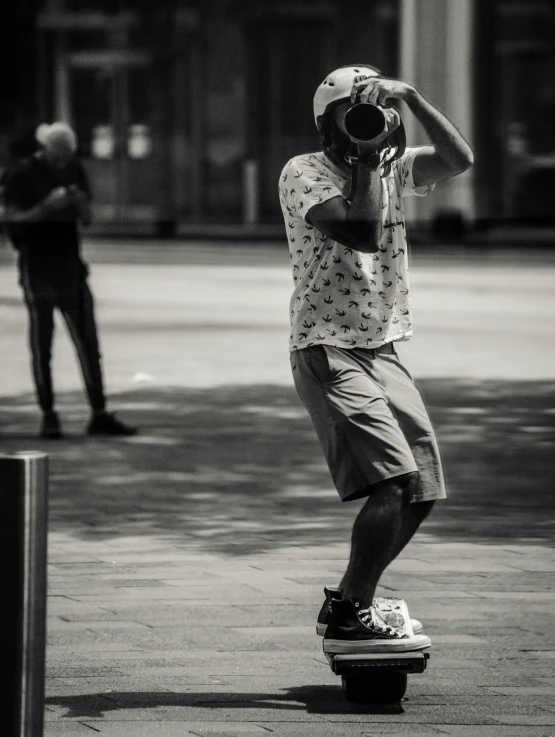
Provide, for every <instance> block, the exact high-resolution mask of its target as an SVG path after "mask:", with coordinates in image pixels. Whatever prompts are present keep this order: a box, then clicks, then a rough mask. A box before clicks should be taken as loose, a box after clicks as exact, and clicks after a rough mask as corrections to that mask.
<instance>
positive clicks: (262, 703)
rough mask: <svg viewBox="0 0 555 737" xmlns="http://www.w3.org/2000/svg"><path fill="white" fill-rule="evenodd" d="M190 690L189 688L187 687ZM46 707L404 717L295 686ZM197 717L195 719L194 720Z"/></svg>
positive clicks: (78, 700)
mask: <svg viewBox="0 0 555 737" xmlns="http://www.w3.org/2000/svg"><path fill="white" fill-rule="evenodd" d="M184 690H186V687H184ZM45 705H46V707H48V706H58V707H62V708H65V709H67V713H65V714H64V715H63V716H64V717H65V718H68V719H71V718H73V719H75V718H79V719H102V717H104V716H105V715H106V714H107V713H110V712H115V711H119V710H121V709H156V708H157V707H184V708H191V707H193V708H194V707H197V708H201V709H222V708H223V709H264V708H266V709H275V710H283V709H285V710H287V711H303V712H307V713H309V714H402V713H403V707H402V705H401V704H399V703H397V704H383V705H382V704H353V703H350V702H348V701H346V699H345V698H344V696H343V693H342V690H341V687H340V686H339V687H336V686H324V685H321V686H315V685H311V686H295V687H292V688H288V689H286V690H282V691H276V692H275V693H234V692H230V693H225V692H223V691H222V692H218V693H206V692H202V693H199V692H196V693H191V692H189V693H178V692H173V691H172V692H168V691H154V692H150V693H149V692H144V693H143V692H133V691H122V692H110V693H98V694H80V695H75V696H49V697H48V698H46V700H45ZM193 718H194V717H193Z"/></svg>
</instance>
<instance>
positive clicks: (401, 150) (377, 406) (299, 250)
mask: <svg viewBox="0 0 555 737" xmlns="http://www.w3.org/2000/svg"><path fill="white" fill-rule="evenodd" d="M399 100H403V101H404V102H405V103H406V105H407V106H408V107H409V109H410V110H411V112H412V113H413V114H414V115H415V116H416V118H417V119H418V120H419V121H420V123H421V124H422V126H423V127H424V129H425V131H426V132H427V134H428V136H429V138H430V141H431V144H430V145H426V146H421V147H419V148H406V147H405V141H404V128H403V126H402V122H401V118H400V115H399V110H398V101H399ZM355 104H356V105H357V109H353V106H354V105H355ZM368 106H374V108H377V109H378V111H376V110H375V109H374V110H373V111H370V109H369V108H368ZM360 108H362V109H360ZM348 111H349V112H348ZM368 112H372V116H367V117H365V114H366V113H368ZM346 113H348V114H347V115H346ZM314 117H315V121H316V125H317V127H318V130H319V133H320V137H321V140H322V148H323V151H321V152H316V153H310V154H305V155H300V156H295V157H294V158H293V159H291V160H290V161H289V162H288V163H287V164H286V165H285V167H284V169H283V171H282V174H281V177H280V183H279V192H280V202H281V206H282V211H283V216H284V220H285V226H286V231H287V233H288V239H289V250H290V259H291V266H292V270H293V280H294V283H295V289H294V292H293V295H292V298H291V303H290V318H291V326H292V329H291V335H290V353H291V366H292V371H293V377H294V380H295V386H296V389H297V392H298V394H299V396H300V398H301V400H302V401H303V403H304V405H305V406H306V408H307V410H308V412H309V414H310V416H311V419H312V421H313V423H314V426H315V429H316V432H317V435H318V438H319V440H320V443H321V445H322V448H323V451H324V454H325V456H326V460H327V463H328V466H329V469H330V473H331V476H332V478H333V481H334V484H335V486H336V488H337V491H338V493H339V496H340V498H341V500H342V501H350V500H355V499H364V503H363V505H362V508H361V509H360V511H359V513H358V516H357V518H356V520H355V523H354V526H353V532H352V540H351V553H350V559H349V563H348V566H347V570H346V572H345V574H344V576H343V579H342V581H341V583H340V585H339V586H338V587H337V588H332V587H329V588H328V587H326V589H325V594H326V600H325V602H324V604H323V606H322V610H321V612H320V615H319V617H318V625H317V631H318V633H319V634H322V635H324V651H325V652H328V653H351V652H357V653H359V652H362V653H364V652H375V651H378V652H380V651H402V650H408V649H410V650H414V649H418V648H424V647H427V646H429V644H430V640H429V639H428V638H427V637H426V636H425V635H422V634H418V631H419V630H420V629H421V627H422V625H421V623H419V622H418V620H411V626H403V623H402V621H401V620H399V619H395V616H393V617H388V615H387V613H386V608H383V607H382V606H381V604H380V600H379V599H376V598H375V591H376V587H377V584H378V581H379V579H380V576H381V575H382V573H383V571H384V570H385V568H386V567H387V565H388V564H389V563H390V562H391V561H392V560H394V558H395V557H396V556H397V555H398V554H399V553H400V551H401V550H402V549H403V548H404V547H405V545H406V544H407V543H408V542H409V540H410V539H411V538H412V536H413V535H414V533H415V532H416V530H417V529H418V527H419V525H420V523H421V522H422V521H423V520H424V518H425V517H426V516H427V515H428V513H429V512H430V510H431V508H432V506H433V504H434V502H435V500H436V499H442V498H444V497H445V489H444V483H443V476H442V470H441V463H440V458H439V452H438V448H437V443H436V440H435V437H434V433H433V429H432V426H431V423H430V420H429V417H428V414H427V412H426V409H425V407H424V403H423V401H422V398H421V396H420V393H419V392H418V390H417V389H416V387H415V385H414V382H413V380H412V378H411V376H410V374H409V372H408V371H407V370H406V368H405V367H404V366H403V365H402V363H401V361H400V360H399V358H398V356H397V351H396V349H395V344H396V342H398V341H404V340H408V339H409V338H410V337H411V336H412V322H411V307H410V299H409V298H410V284H409V274H408V259H407V256H408V254H407V251H408V246H407V238H406V229H405V217H404V208H403V197H405V196H407V195H420V196H422V195H426V194H428V192H430V191H431V190H432V189H433V187H434V185H435V183H436V182H439V181H441V180H444V179H448V178H449V177H453V176H455V175H457V174H459V173H461V172H463V171H464V170H466V169H467V168H469V167H470V166H471V165H472V163H473V153H472V149H471V148H470V146H469V145H468V143H467V142H466V141H465V140H464V139H463V137H462V136H461V134H460V133H459V131H458V130H457V129H456V128H455V126H454V125H453V124H452V123H450V121H449V120H448V119H447V118H446V117H445V116H444V115H443V114H442V113H441V112H439V111H438V110H437V109H436V108H435V107H434V106H433V105H431V104H430V103H429V102H428V101H427V100H426V99H425V98H424V97H423V96H422V95H421V94H420V93H419V92H418V90H416V89H415V88H414V87H413V86H412V85H409V84H407V83H405V82H403V81H400V80H395V79H388V78H386V77H384V76H383V75H382V74H381V72H380V71H379V70H377V69H375V68H374V67H371V66H368V65H353V66H347V67H342V68H340V69H337V70H335V71H334V72H332V73H331V74H329V75H328V76H327V77H326V79H325V80H324V81H323V83H322V84H321V85H320V86H319V87H318V89H317V90H316V94H315V96H314ZM376 117H377V118H378V120H380V121H381V126H380V128H381V130H378V131H373V132H371V133H369V134H368V135H367V136H365V135H364V130H363V129H364V126H365V124H366V123H365V120H366V119H368V121H369V120H371V119H372V120H374V119H375V118H376ZM368 125H369V123H368ZM382 602H383V600H382Z"/></svg>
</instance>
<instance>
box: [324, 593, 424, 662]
mask: <svg viewBox="0 0 555 737" xmlns="http://www.w3.org/2000/svg"><path fill="white" fill-rule="evenodd" d="M408 629H409V631H407V629H403V630H401V629H397V628H396V627H391V626H390V625H388V624H386V623H385V622H384V621H383V619H382V618H381V617H380V615H379V613H378V611H377V610H376V609H375V608H374V607H373V606H371V607H368V608H363V606H362V604H361V602H360V601H357V600H356V599H346V600H337V599H332V601H331V616H330V618H329V622H328V628H327V630H326V634H325V636H324V652H325V653H335V654H346V655H348V654H352V653H356V654H363V653H388V652H407V651H410V650H423V649H425V648H427V647H430V645H431V644H432V643H431V640H430V638H429V637H426V635H414V634H409V632H410V623H409V628H408Z"/></svg>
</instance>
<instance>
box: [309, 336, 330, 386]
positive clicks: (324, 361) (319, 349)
mask: <svg viewBox="0 0 555 737" xmlns="http://www.w3.org/2000/svg"><path fill="white" fill-rule="evenodd" d="M305 350H307V351H308V365H309V367H310V371H311V373H312V375H313V377H314V378H315V379H316V381H318V382H319V383H320V384H325V383H326V382H327V381H329V380H330V377H331V370H330V364H329V360H328V354H327V353H326V349H325V347H324V346H323V345H313V346H310V348H306V349H305Z"/></svg>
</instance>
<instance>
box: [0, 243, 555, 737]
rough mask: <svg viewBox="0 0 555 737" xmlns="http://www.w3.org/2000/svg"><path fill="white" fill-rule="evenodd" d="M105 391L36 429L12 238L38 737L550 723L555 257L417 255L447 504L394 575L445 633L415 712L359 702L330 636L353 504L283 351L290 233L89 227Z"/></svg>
mask: <svg viewBox="0 0 555 737" xmlns="http://www.w3.org/2000/svg"><path fill="white" fill-rule="evenodd" d="M85 252H86V255H87V258H88V259H89V261H90V262H91V264H92V268H91V272H92V273H91V280H92V283H93V289H94V293H95V295H96V301H97V315H98V322H99V327H100V337H101V344H102V347H103V354H104V365H105V369H106V377H107V385H108V389H109V393H110V404H111V406H112V408H114V409H116V410H117V411H118V413H119V414H120V415H121V416H122V417H123V418H124V419H126V420H129V421H130V422H134V423H137V424H138V425H139V426H140V428H141V432H140V434H139V435H138V436H137V437H134V438H122V439H102V438H87V437H85V436H84V433H83V429H84V426H85V423H86V420H87V411H86V406H85V403H84V398H83V393H82V389H81V386H80V377H79V374H78V372H77V369H76V366H75V359H74V357H73V355H72V351H71V348H70V346H69V345H68V341H67V338H66V336H65V335H64V334H63V332H61V331H60V330H58V334H57V338H56V344H55V370H56V388H57V390H58V396H59V411H60V413H61V415H62V418H63V422H64V428H65V430H66V438H65V439H64V440H63V441H44V440H39V439H37V438H36V428H37V424H38V414H37V410H36V406H35V402H34V396H33V392H32V388H31V384H30V377H29V368H28V356H27V352H26V346H25V340H24V333H25V329H26V328H25V313H24V310H23V308H22V306H21V303H20V297H19V293H18V290H17V285H16V277H15V267H14V262H13V257H12V255H10V253H9V252H4V253H2V254H1V255H0V319H1V321H2V322H1V324H2V326H3V327H2V330H1V332H0V353H1V354H2V355H3V356H9V361H6V360H4V361H2V363H1V364H0V386H2V396H1V397H0V412H1V417H2V421H1V426H0V446H1V449H2V451H3V452H11V451H16V450H25V449H35V450H45V451H46V452H48V453H49V455H50V459H51V474H50V501H49V505H50V512H49V548H48V643H47V681H46V689H47V690H46V703H45V719H46V722H45V732H44V734H45V737H58V736H62V735H64V736H66V735H67V736H69V737H74V736H75V737H79V736H80V735H91V734H95V733H96V734H100V735H106V736H110V737H120V736H122V737H123V736H125V737H127V736H128V735H129V736H132V737H143V736H145V737H146V736H147V735H148V736H149V737H150V736H151V735H155V736H156V737H174V735H175V736H177V735H179V736H180V737H181V736H182V735H198V736H200V735H202V736H204V735H222V736H224V735H225V736H226V737H234V736H235V735H257V734H259V735H264V734H275V735H283V736H286V735H287V736H288V735H294V736H295V737H305V736H306V737H311V736H312V735H315V736H316V735H318V737H327V736H328V735H334V737H335V736H336V735H338V734H339V735H342V736H343V735H345V736H347V737H350V736H351V735H353V736H355V735H356V736H357V737H359V736H362V735H372V736H374V735H388V737H391V736H395V735H400V736H401V735H411V736H412V735H418V736H419V737H423V736H427V735H454V736H458V735H461V736H462V735H464V737H467V736H468V737H490V736H491V737H552V735H555V701H554V699H553V693H554V692H555V688H554V686H555V677H554V676H553V660H554V659H555V635H554V634H553V633H554V627H553V625H554V624H555V622H554V619H555V617H554V603H555V591H554V589H553V574H554V572H555V546H554V544H553V539H554V537H553V532H554V528H555V520H554V515H553V508H554V504H553V499H552V479H553V475H554V470H555V468H554V467H555V460H554V456H553V439H554V435H555V431H554V426H553V415H554V414H555V401H554V400H555V381H554V379H553V369H554V367H555V348H554V347H553V343H552V331H553V323H554V321H555V311H554V310H553V307H554V306H555V304H554V303H555V293H554V291H553V289H552V284H553V274H554V271H555V258H554V255H553V254H552V253H551V251H547V252H546V251H541V250H538V251H532V250H528V251H526V253H525V254H524V256H525V257H523V254H522V253H520V252H516V253H515V252H509V251H507V250H504V249H498V250H492V249H487V250H485V251H478V252H477V251H475V250H473V251H472V252H471V253H469V252H467V251H466V250H465V249H460V250H453V249H450V250H448V249H444V250H441V249H435V250H432V251H424V250H422V251H421V252H420V253H415V254H414V256H413V264H412V282H413V286H414V290H415V291H414V308H415V322H416V325H417V328H418V326H419V332H418V333H417V336H416V337H415V339H414V341H412V342H411V343H410V344H407V345H406V346H403V348H402V350H403V355H404V357H405V360H406V361H407V364H408V365H409V366H410V368H411V370H412V371H413V373H414V374H415V375H416V376H417V378H418V384H419V386H420V388H421V390H422V391H423V394H424V396H425V398H426V402H427V405H428V408H429V411H430V414H431V415H432V419H433V422H434V425H435V427H436V431H437V434H438V438H439V442H440V447H441V450H442V454H443V457H444V461H445V466H446V472H447V480H448V486H449V498H448V499H447V500H446V501H445V502H442V503H441V504H438V505H436V508H435V509H434V511H433V512H432V515H431V516H430V518H429V519H428V520H427V521H426V522H425V523H424V525H423V526H422V528H421V530H420V531H419V532H418V533H417V535H416V537H415V538H414V540H413V541H412V542H411V543H410V545H409V546H408V547H407V548H406V549H405V551H403V553H402V554H401V556H400V557H399V558H398V559H397V560H396V561H395V562H394V563H393V564H392V565H391V566H390V567H389V569H388V570H387V571H386V573H385V575H384V577H383V579H382V582H381V586H380V590H379V593H380V594H381V595H386V596H395V595H398V596H402V597H403V598H405V599H406V600H407V602H408V604H409V607H410V610H411V614H412V615H413V616H416V617H418V618H419V619H422V620H423V621H424V624H425V627H426V632H427V634H429V636H430V637H431V639H432V642H433V648H432V657H431V660H430V664H429V667H428V670H427V671H426V672H425V673H423V674H421V675H412V676H409V688H408V691H407V696H406V698H405V699H404V700H403V701H402V702H401V703H400V704H398V705H389V706H381V705H375V706H363V705H353V704H350V703H348V702H347V701H346V700H345V699H344V697H343V695H342V692H341V688H340V681H339V679H338V678H337V677H336V676H334V675H333V673H332V672H331V671H330V669H329V667H328V665H327V663H326V661H325V658H324V657H323V654H322V649H321V641H320V639H319V638H318V637H317V636H316V634H315V620H316V616H317V613H318V610H319V608H320V605H321V603H322V598H323V596H322V589H323V586H324V584H326V583H331V584H334V583H337V581H338V580H339V578H340V577H341V574H342V572H343V570H344V566H345V564H346V560H347V556H348V539H349V533H350V528H351V525H352V520H353V518H354V516H355V514H356V511H357V509H358V504H359V503H356V502H355V503H351V504H345V505H341V504H340V503H339V501H338V499H337V496H336V493H335V491H334V489H333V488H332V485H331V482H330V480H329V476H328V472H327V469H326V467H325V465H324V463H323V461H322V457H321V453H320V450H319V448H318V445H317V441H316V439H315V436H314V432H313V430H312V427H311V425H310V422H309V420H308V418H307V416H306V413H305V412H304V409H303V408H302V406H301V405H300V403H299V400H298V399H297V397H296V395H295V392H294V389H293V387H292V383H291V379H290V373H289V370H288V365H287V349H286V343H287V324H286V321H287V301H288V297H289V293H290V276H289V273H288V264H287V258H286V256H285V257H284V254H283V251H282V250H281V249H278V248H276V247H275V246H270V245H268V246H266V247H264V246H263V245H262V244H249V245H248V246H240V245H237V244H233V245H232V244H229V245H228V246H225V245H223V246H222V245H221V244H210V243H202V244H201V243H198V244H197V243H186V244H175V243H174V244H171V245H169V244H166V245H164V244H163V243H155V242H152V243H148V244H143V245H137V244H124V243H117V242H116V243H114V242H112V241H90V242H88V243H87V244H86V246H85Z"/></svg>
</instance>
